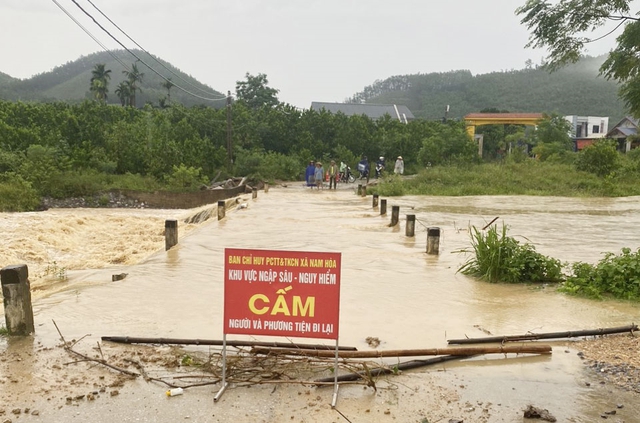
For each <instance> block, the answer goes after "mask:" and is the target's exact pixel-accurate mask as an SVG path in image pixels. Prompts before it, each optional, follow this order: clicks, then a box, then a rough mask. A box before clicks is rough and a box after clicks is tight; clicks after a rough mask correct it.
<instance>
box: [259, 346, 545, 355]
mask: <svg viewBox="0 0 640 423" xmlns="http://www.w3.org/2000/svg"><path fill="white" fill-rule="evenodd" d="M251 352H252V353H254V354H265V355H302V356H305V357H320V358H325V357H333V356H334V355H335V351H326V350H324V351H322V350H315V351H314V350H306V351H303V350H298V349H295V348H265V347H256V348H252V349H251ZM509 353H514V354H551V346H550V345H539V344H533V345H513V346H510V345H507V346H497V347H454V348H428V349H423V350H387V351H342V352H339V353H338V356H339V357H340V358H380V357H416V356H423V355H456V356H460V355H465V356H467V355H478V354H509Z"/></svg>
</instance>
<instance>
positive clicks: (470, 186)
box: [372, 160, 640, 197]
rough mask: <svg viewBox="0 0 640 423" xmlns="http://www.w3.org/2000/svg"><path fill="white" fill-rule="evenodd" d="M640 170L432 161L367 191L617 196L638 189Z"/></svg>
mask: <svg viewBox="0 0 640 423" xmlns="http://www.w3.org/2000/svg"><path fill="white" fill-rule="evenodd" d="M638 178H640V173H638V172H637V171H632V170H629V168H627V170H625V171H620V172H618V173H617V174H615V175H612V176H607V177H598V176H596V175H594V174H591V173H587V172H581V171H578V170H576V169H575V168H574V167H573V166H572V165H569V164H559V163H548V162H538V161H535V160H527V161H525V162H523V163H512V164H478V165H474V164H468V165H465V166H435V167H432V168H428V169H425V170H423V171H421V172H420V173H419V174H417V175H416V176H415V177H414V178H410V179H403V180H400V179H399V178H396V177H393V176H391V177H387V178H385V179H384V180H383V181H382V182H381V183H380V184H378V186H376V187H373V189H372V192H373V193H375V194H379V195H386V196H396V195H444V196H465V195H538V196H559V197H622V196H635V195H640V184H638V183H637V181H638Z"/></svg>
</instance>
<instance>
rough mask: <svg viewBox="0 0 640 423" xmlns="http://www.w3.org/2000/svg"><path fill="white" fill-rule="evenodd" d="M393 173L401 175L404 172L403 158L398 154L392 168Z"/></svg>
mask: <svg viewBox="0 0 640 423" xmlns="http://www.w3.org/2000/svg"><path fill="white" fill-rule="evenodd" d="M393 173H395V174H396V175H402V174H403V173H404V160H402V156H398V159H397V160H396V165H395V166H394V168H393Z"/></svg>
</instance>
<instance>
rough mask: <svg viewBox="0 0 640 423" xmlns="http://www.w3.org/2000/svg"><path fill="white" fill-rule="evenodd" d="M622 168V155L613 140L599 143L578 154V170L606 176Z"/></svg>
mask: <svg viewBox="0 0 640 423" xmlns="http://www.w3.org/2000/svg"><path fill="white" fill-rule="evenodd" d="M619 167H620V155H619V153H618V150H617V149H616V143H615V141H612V140H601V141H597V142H595V143H593V144H591V145H590V146H588V147H586V148H585V149H584V150H582V151H581V152H580V153H579V154H578V159H577V160H576V169H578V170H582V171H585V172H589V173H593V174H595V175H598V176H606V175H610V174H611V173H613V172H614V171H615V170H617V169H618V168H619Z"/></svg>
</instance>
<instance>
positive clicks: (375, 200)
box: [372, 194, 380, 209]
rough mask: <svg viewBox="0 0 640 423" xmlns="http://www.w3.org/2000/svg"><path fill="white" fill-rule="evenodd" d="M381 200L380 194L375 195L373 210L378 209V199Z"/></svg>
mask: <svg viewBox="0 0 640 423" xmlns="http://www.w3.org/2000/svg"><path fill="white" fill-rule="evenodd" d="M379 198H380V196H379V195H378V194H373V203H372V204H373V208H374V209H375V208H376V207H378V199H379Z"/></svg>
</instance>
